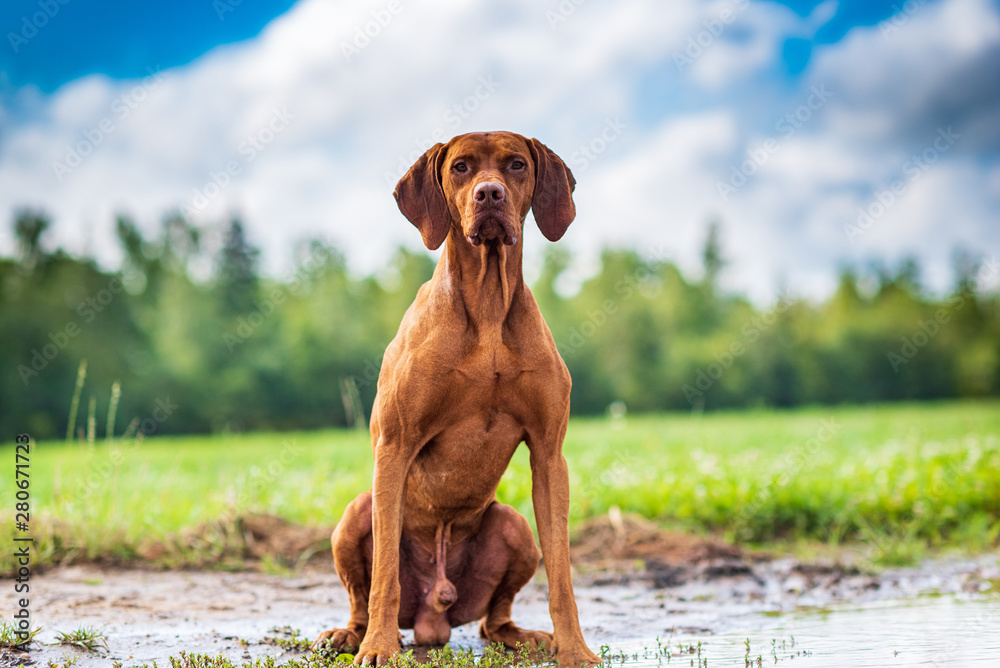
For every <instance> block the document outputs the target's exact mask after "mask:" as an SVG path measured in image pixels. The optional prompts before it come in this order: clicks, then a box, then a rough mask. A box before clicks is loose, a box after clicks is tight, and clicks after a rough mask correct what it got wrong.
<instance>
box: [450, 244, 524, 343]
mask: <svg viewBox="0 0 1000 668" xmlns="http://www.w3.org/2000/svg"><path fill="white" fill-rule="evenodd" d="M521 237H523V234H522V235H521ZM522 243H523V240H522V239H521V238H519V239H518V240H517V242H516V243H515V244H513V245H511V246H505V245H504V244H503V242H502V241H500V240H499V239H496V240H493V241H484V242H482V243H481V244H479V245H478V246H473V245H472V244H471V243H469V240H468V239H466V238H465V237H464V236H463V233H462V230H461V228H459V227H453V228H452V230H451V232H450V233H449V234H448V239H447V241H446V242H445V249H444V253H443V254H442V255H441V260H440V261H439V262H438V269H439V270H441V271H442V272H443V276H442V278H443V283H444V285H445V286H446V289H447V290H448V291H449V293H451V296H452V299H454V300H455V302H456V305H458V306H460V308H462V309H464V311H465V315H466V318H467V319H468V322H469V326H470V327H472V328H474V329H475V330H476V332H477V334H478V335H479V338H480V339H481V340H483V339H489V338H493V337H497V338H498V340H499V339H500V338H502V334H503V332H502V330H503V325H504V323H505V322H506V321H507V318H508V316H509V315H510V312H511V307H512V306H513V305H514V302H515V300H516V299H517V298H518V297H519V296H520V292H521V291H522V290H523V289H524V278H523V276H522V274H521V244H522Z"/></svg>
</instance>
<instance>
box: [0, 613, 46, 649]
mask: <svg viewBox="0 0 1000 668" xmlns="http://www.w3.org/2000/svg"><path fill="white" fill-rule="evenodd" d="M17 631H18V627H17V626H16V625H15V624H14V623H12V622H9V621H7V615H4V616H3V617H0V649H13V648H27V647H30V646H31V644H32V643H34V642H35V638H36V637H37V636H38V634H39V633H41V632H42V629H41V627H40V626H36V627H34V628H31V629H29V630H28V637H27V638H23V639H22V638H21V637H20V636H18V635H17Z"/></svg>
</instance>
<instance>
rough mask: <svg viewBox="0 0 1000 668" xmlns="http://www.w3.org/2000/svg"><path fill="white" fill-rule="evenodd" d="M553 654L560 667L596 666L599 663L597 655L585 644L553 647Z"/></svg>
mask: <svg viewBox="0 0 1000 668" xmlns="http://www.w3.org/2000/svg"><path fill="white" fill-rule="evenodd" d="M553 656H554V658H555V660H556V661H558V662H559V665H560V666H562V668H579V667H580V666H596V665H597V664H599V663H601V659H600V657H599V656H597V655H596V654H594V653H593V652H591V651H590V649H589V648H588V647H587V646H586V645H582V644H581V645H580V646H578V647H559V646H558V645H557V646H556V647H555V651H554V652H553Z"/></svg>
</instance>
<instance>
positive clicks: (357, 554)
mask: <svg viewBox="0 0 1000 668" xmlns="http://www.w3.org/2000/svg"><path fill="white" fill-rule="evenodd" d="M331 544H332V546H333V561H334V565H335V566H336V568H337V575H339V576H340V581H341V582H342V583H344V588H345V589H347V593H348V596H350V599H351V617H350V620H349V621H348V622H347V627H346V628H343V629H330V630H329V631H323V633H321V634H320V635H319V637H318V638H317V639H316V642H315V643H313V646H314V647H316V646H318V645H319V644H320V643H321V642H323V641H327V644H328V645H332V646H333V647H334V648H336V649H338V650H357V648H358V647H359V646H360V645H361V641H362V640H363V639H364V637H365V632H366V631H367V630H368V595H369V592H370V591H371V577H372V576H371V573H372V495H371V492H365V493H364V494H361V495H359V496H358V497H357V498H356V499H354V501H351V503H349V504H348V506H347V509H346V510H344V517H343V518H342V519H341V520H340V523H339V524H338V525H337V528H336V529H334V531H333V536H332V537H331Z"/></svg>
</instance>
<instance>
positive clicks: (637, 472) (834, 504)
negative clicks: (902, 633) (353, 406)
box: [0, 401, 1000, 572]
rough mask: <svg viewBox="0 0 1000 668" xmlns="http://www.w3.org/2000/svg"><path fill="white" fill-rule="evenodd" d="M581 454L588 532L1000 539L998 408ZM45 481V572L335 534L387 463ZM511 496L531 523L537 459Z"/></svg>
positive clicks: (827, 540) (711, 433)
mask: <svg viewBox="0 0 1000 668" xmlns="http://www.w3.org/2000/svg"><path fill="white" fill-rule="evenodd" d="M4 451H5V452H6V453H7V455H6V456H7V457H8V458H9V460H8V461H9V463H10V465H11V467H10V469H9V470H12V469H13V463H14V462H13V460H14V452H13V447H12V445H10V444H8V445H7V446H5V447H4ZM565 453H566V458H567V459H568V461H569V466H570V471H571V476H572V481H571V482H572V493H573V507H572V512H571V522H574V523H576V522H579V521H581V520H583V519H586V518H588V517H592V516H595V515H599V514H601V513H605V512H606V511H607V510H608V509H609V508H610V507H612V506H618V507H619V508H621V509H622V510H623V511H625V512H634V513H638V514H640V515H643V516H645V517H647V518H651V519H654V520H657V521H658V522H660V523H662V524H663V525H665V526H669V527H673V528H684V529H687V530H691V531H696V532H700V533H712V534H715V535H719V536H723V537H725V538H727V539H730V540H736V541H739V542H746V543H755V544H766V543H770V542H772V541H781V542H789V541H790V542H796V541H811V542H818V543H823V544H833V545H843V544H845V543H854V544H862V543H863V544H867V545H869V546H874V549H875V550H876V551H877V553H878V554H877V557H878V558H879V559H880V560H881V561H883V562H889V563H891V562H893V561H894V560H905V559H906V558H907V557H908V556H912V555H914V554H921V553H922V551H923V550H924V549H926V548H927V547H931V548H950V547H955V548H959V549H961V550H963V551H978V550H983V549H988V548H989V547H991V546H994V545H996V544H997V542H998V534H1000V402H997V401H983V402H962V403H933V404H926V403H925V404H897V405H882V406H873V407H843V408H811V409H804V410H795V411H789V412H777V411H759V412H742V413H715V414H708V415H703V416H699V415H684V414H667V415H642V416H629V417H628V418H627V419H624V420H618V421H615V420H612V419H605V418H601V419H592V418H587V419H574V420H573V421H572V422H571V423H570V428H569V433H568V435H567V438H566V443H565ZM30 471H31V495H32V500H31V503H32V517H31V526H32V528H31V533H32V534H33V535H34V536H35V537H36V538H37V539H38V553H39V558H40V560H41V561H42V562H43V563H54V562H66V561H72V560H75V559H88V560H90V559H97V558H102V557H107V558H112V559H114V560H121V561H128V560H130V559H134V558H137V555H138V554H139V553H140V552H141V550H140V548H141V546H142V545H144V544H149V543H150V542H152V541H164V540H170V539H171V537H175V536H177V535H180V534H182V533H183V532H184V531H186V530H187V531H190V530H192V529H193V528H195V527H199V526H204V525H205V524H206V523H210V522H215V521H219V520H222V521H223V524H224V523H225V521H230V520H232V519H234V518H236V517H239V516H242V515H246V514H250V513H270V514H274V515H278V516H281V517H283V518H286V519H289V520H292V521H294V522H297V523H303V524H313V525H323V526H332V525H333V524H335V523H336V522H337V520H338V519H339V518H340V515H341V513H342V511H343V509H344V506H345V505H346V504H347V503H348V502H349V501H350V500H351V499H352V498H353V497H354V496H355V495H356V494H358V493H359V492H362V491H365V490H366V489H368V488H369V487H370V483H371V474H372V459H371V450H370V446H369V442H368V436H367V434H366V433H361V432H357V431H324V432H313V433H281V434H261V433H257V434H240V435H220V436H211V437H185V438H166V437H161V438H158V437H154V438H149V439H146V440H145V441H144V442H142V443H139V444H136V443H135V442H134V441H117V442H114V443H111V444H107V443H103V442H99V443H97V444H96V445H94V446H93V447H88V446H86V445H80V444H72V445H65V444H63V443H61V442H43V443H38V444H36V445H35V447H34V449H33V452H32V454H31V466H30ZM5 487H6V484H5ZM8 489H9V488H8ZM7 496H8V499H10V500H12V497H13V492H12V491H11V492H9V493H8V494H7ZM499 497H500V499H501V500H502V501H504V502H506V503H510V504H512V505H514V506H515V507H517V508H518V509H519V510H520V511H521V512H522V513H524V514H525V515H527V516H528V517H529V519H530V518H531V517H532V514H531V478H530V470H529V467H528V457H527V452H526V449H525V448H523V447H522V448H521V449H519V450H518V452H517V454H516V455H515V457H514V461H513V462H512V464H511V467H510V469H509V470H508V472H507V474H506V476H505V477H504V480H503V482H502V483H501V486H500V490H499ZM4 506H5V507H4V510H3V511H2V512H3V516H4V524H5V526H7V527H11V528H10V529H9V531H10V532H14V529H13V526H14V524H13V512H12V508H13V503H7V504H4ZM206 549H209V548H206ZM195 561H196V560H195ZM0 570H3V571H4V572H10V571H11V570H13V562H12V561H11V560H10V556H9V555H6V554H5V555H4V556H3V557H2V559H0Z"/></svg>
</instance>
